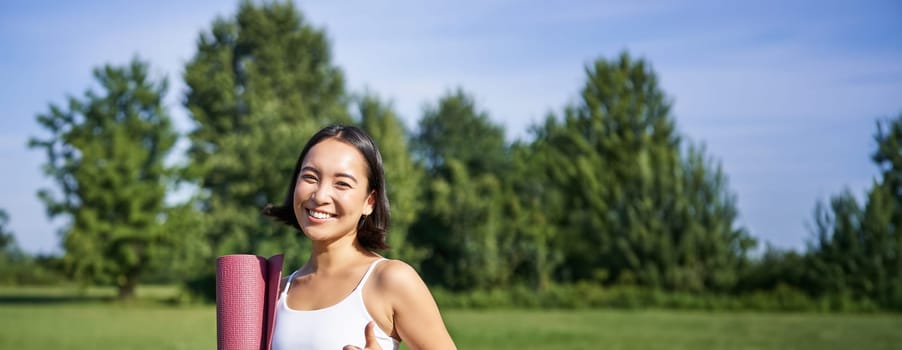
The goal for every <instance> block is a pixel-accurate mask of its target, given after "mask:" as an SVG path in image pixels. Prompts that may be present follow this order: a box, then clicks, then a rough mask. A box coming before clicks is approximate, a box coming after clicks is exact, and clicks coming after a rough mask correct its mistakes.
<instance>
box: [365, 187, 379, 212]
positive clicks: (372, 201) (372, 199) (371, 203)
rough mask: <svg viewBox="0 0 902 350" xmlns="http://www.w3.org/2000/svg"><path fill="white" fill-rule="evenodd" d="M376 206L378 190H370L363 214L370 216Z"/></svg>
mask: <svg viewBox="0 0 902 350" xmlns="http://www.w3.org/2000/svg"><path fill="white" fill-rule="evenodd" d="M375 206H376V191H372V192H370V195H369V196H367V197H366V204H365V205H364V206H363V215H367V216H369V215H370V214H372V213H373V208H374V207H375Z"/></svg>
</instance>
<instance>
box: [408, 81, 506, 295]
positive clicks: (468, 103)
mask: <svg viewBox="0 0 902 350" xmlns="http://www.w3.org/2000/svg"><path fill="white" fill-rule="evenodd" d="M414 145H415V151H414V152H415V154H416V155H418V157H419V159H420V160H421V161H422V162H423V163H424V166H425V169H426V174H427V178H428V179H429V180H428V182H427V184H426V188H427V192H426V196H425V198H426V201H425V202H426V204H427V205H426V209H425V210H424V211H423V213H422V214H421V215H420V216H419V217H418V218H417V221H416V223H415V224H414V228H413V232H412V234H411V237H409V238H410V240H411V241H413V242H415V244H417V245H418V246H419V247H423V248H425V249H427V251H428V252H429V253H428V255H427V257H426V258H425V260H424V261H423V263H422V265H421V266H422V270H423V274H424V278H425V279H426V280H427V281H428V282H433V283H438V284H442V285H444V286H445V287H448V288H452V289H469V288H486V287H489V286H497V285H499V284H501V285H503V284H504V283H507V281H508V280H509V278H510V268H509V267H507V266H506V259H505V258H504V255H503V254H502V253H503V252H505V251H506V250H507V249H506V247H507V246H509V244H510V235H506V234H505V233H506V230H505V228H506V227H505V220H504V217H503V213H504V211H503V208H504V196H503V194H504V188H503V186H502V184H501V182H500V178H503V176H504V174H506V173H508V172H509V171H510V167H509V163H510V161H509V154H508V153H509V150H508V147H507V145H506V141H505V138H504V131H503V129H502V128H501V127H500V126H498V125H495V124H493V123H492V122H491V120H490V119H489V117H488V114H487V113H485V112H481V111H479V109H478V108H477V106H476V104H475V101H474V100H473V98H472V97H470V96H469V95H467V94H466V93H465V92H463V90H461V89H458V90H456V91H453V92H449V93H448V94H446V95H445V96H442V97H441V98H440V99H439V101H438V104H437V105H436V106H430V107H428V108H427V109H426V110H425V113H424V115H423V118H422V119H421V120H420V122H419V130H418V132H417V134H416V137H415V139H414Z"/></svg>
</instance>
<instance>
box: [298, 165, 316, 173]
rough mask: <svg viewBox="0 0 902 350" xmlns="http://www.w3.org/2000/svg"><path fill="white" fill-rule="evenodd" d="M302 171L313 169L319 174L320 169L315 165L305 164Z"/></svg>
mask: <svg viewBox="0 0 902 350" xmlns="http://www.w3.org/2000/svg"><path fill="white" fill-rule="evenodd" d="M301 171H302V172H303V171H312V172H314V173H316V174H317V175H319V169H317V168H314V167H312V166H309V165H305V166H304V167H303V168H301Z"/></svg>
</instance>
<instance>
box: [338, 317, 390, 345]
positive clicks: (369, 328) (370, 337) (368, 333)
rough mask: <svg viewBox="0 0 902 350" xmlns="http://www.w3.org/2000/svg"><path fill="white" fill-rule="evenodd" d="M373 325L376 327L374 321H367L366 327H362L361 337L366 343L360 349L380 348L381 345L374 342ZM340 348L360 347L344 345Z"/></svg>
mask: <svg viewBox="0 0 902 350" xmlns="http://www.w3.org/2000/svg"><path fill="white" fill-rule="evenodd" d="M373 327H376V323H374V322H373V321H370V323H367V324H366V327H364V328H363V337H364V338H366V345H364V346H363V349H362V350H382V347H381V346H379V343H377V342H376V333H375V332H374V331H373ZM342 350H361V349H360V348H358V347H356V346H353V345H345V347H344V348H342Z"/></svg>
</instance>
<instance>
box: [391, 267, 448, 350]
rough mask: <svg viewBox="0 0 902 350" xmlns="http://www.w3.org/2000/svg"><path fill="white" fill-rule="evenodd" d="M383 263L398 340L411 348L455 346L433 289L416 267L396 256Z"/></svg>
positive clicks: (417, 349) (416, 349)
mask: <svg viewBox="0 0 902 350" xmlns="http://www.w3.org/2000/svg"><path fill="white" fill-rule="evenodd" d="M385 263H386V264H387V265H386V266H385V268H384V270H383V271H382V274H381V275H382V276H381V277H382V279H383V281H384V282H385V283H384V285H383V286H384V288H385V295H386V296H387V299H388V301H389V302H390V303H391V307H392V311H393V316H394V317H393V320H394V327H395V332H396V333H397V334H398V336H399V337H400V338H401V341H402V342H404V343H406V344H407V347H408V348H410V349H411V350H421V349H457V347H456V346H455V345H454V341H453V340H452V339H451V335H449V334H448V330H447V329H446V328H445V323H444V321H442V315H441V314H440V313H439V310H438V306H437V305H436V304H435V299H433V298H432V293H430V292H429V288H427V287H426V283H424V282H423V279H422V278H420V275H419V274H417V272H416V270H414V269H413V268H412V267H410V265H408V264H407V263H404V262H402V261H398V260H389V261H386V262H385Z"/></svg>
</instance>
